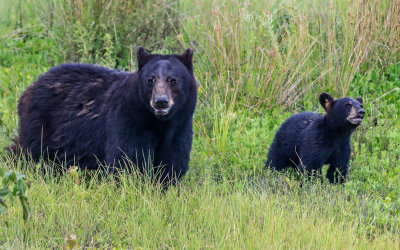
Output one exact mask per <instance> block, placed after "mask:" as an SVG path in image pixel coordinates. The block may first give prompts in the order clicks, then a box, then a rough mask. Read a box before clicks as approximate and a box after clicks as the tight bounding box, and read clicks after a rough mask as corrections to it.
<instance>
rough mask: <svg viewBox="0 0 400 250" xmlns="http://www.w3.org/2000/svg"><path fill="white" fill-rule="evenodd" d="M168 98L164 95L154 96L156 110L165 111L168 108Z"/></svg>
mask: <svg viewBox="0 0 400 250" xmlns="http://www.w3.org/2000/svg"><path fill="white" fill-rule="evenodd" d="M168 103H169V100H168V96H166V95H161V96H156V97H155V98H154V106H155V108H156V109H165V108H168Z"/></svg>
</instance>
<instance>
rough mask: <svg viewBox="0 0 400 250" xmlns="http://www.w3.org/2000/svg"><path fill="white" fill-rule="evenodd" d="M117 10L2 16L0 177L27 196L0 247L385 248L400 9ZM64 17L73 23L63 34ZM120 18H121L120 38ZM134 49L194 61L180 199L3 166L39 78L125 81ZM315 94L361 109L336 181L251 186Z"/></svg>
mask: <svg viewBox="0 0 400 250" xmlns="http://www.w3.org/2000/svg"><path fill="white" fill-rule="evenodd" d="M3 2H4V4H3ZM21 3H23V4H21ZM124 4H125V2H124V1H106V0H99V1H87V2H86V1H85V4H83V1H80V0H74V1H38V0H27V1H11V0H3V1H2V3H1V4H0V131H1V135H2V136H1V139H0V147H1V148H2V150H1V152H0V154H1V156H3V157H2V158H3V160H1V161H0V167H4V168H8V169H12V170H16V171H19V172H23V173H24V174H26V181H27V183H29V184H30V186H31V188H30V189H29V190H28V191H27V192H26V195H27V197H28V202H29V204H30V207H31V220H30V221H26V222H25V221H24V220H23V218H22V207H21V206H20V204H19V203H18V201H14V202H12V201H10V200H7V205H8V209H7V211H6V213H4V214H1V216H0V225H1V226H0V246H1V247H4V248H20V249H22V248H60V247H63V246H64V247H66V248H67V247H71V246H72V247H73V246H79V247H100V248H106V247H107V248H112V247H115V248H118V247H120V248H167V247H168V248H208V247H210V248H227V249H230V248H249V249H252V248H258V249H260V248H266V247H270V248H324V249H325V248H329V249H338V248H341V249H343V248H361V249H365V248H379V249H381V248H386V249H393V248H396V247H397V248H398V246H399V243H400V237H399V235H400V212H399V208H400V164H399V160H400V122H399V109H400V104H399V101H398V100H399V99H400V60H399V59H400V54H399V47H400V46H399V43H398V41H399V39H400V32H399V26H398V25H397V24H398V22H399V21H400V17H399V15H398V13H399V10H400V4H399V3H398V2H397V1H389V0H386V1H385V0H384V1H380V2H379V4H373V2H372V1H371V2H369V1H352V2H349V1H344V0H335V1H320V2H317V3H316V2H315V1H300V0H292V1H269V2H268V3H265V1H252V2H250V1H219V0H214V1H186V0H182V1H179V3H176V4H172V2H169V1H156V2H154V3H151V2H147V1H136V4H139V5H138V6H142V7H141V8H137V6H130V5H129V6H128V5H124ZM153 4H154V5H153ZM38 6H40V8H39V7H38ZM104 6H109V7H108V9H106V8H104ZM121 6H122V7H123V10H122V11H123V13H122V14H121ZM74 11H75V12H74ZM71 13H79V15H76V16H75V17H74V18H75V19H74V20H72V19H68V16H71V15H72V14H71ZM123 15H131V17H130V18H131V19H129V20H127V21H126V23H123V22H122V21H121V20H122V17H123ZM55 17H57V18H55ZM93 20H95V22H93ZM113 20H114V21H113ZM116 20H119V21H118V22H116ZM137 20H144V23H143V22H138V21H137ZM113 22H116V23H115V26H114V24H113ZM50 24H51V25H50ZM111 24H112V25H111ZM149 27H150V29H152V31H151V32H150V31H149V32H148V37H144V36H141V35H140V34H143V33H145V32H146V29H149ZM151 27H153V28H151ZM115 30H117V32H115ZM152 32H154V33H152ZM60 34H63V35H60ZM65 34H67V35H65ZM137 45H142V46H144V47H146V48H149V49H152V51H155V52H162V53H170V52H176V53H180V52H182V51H183V49H184V48H186V47H189V46H190V47H193V48H194V49H195V52H196V53H195V58H194V61H195V65H194V66H195V76H196V78H197V80H198V82H199V83H200V86H199V98H198V106H197V110H196V113H195V116H194V133H195V134H194V142H193V150H192V155H191V162H190V166H191V169H190V170H189V172H188V174H187V175H186V176H185V178H184V179H183V182H182V183H181V184H180V186H179V187H173V188H171V189H170V190H168V191H167V192H166V193H165V194H163V193H162V192H161V191H160V189H159V188H158V187H156V186H153V185H151V184H149V183H148V182H147V181H144V182H143V181H140V180H138V179H141V178H140V177H137V176H127V175H124V177H123V178H122V181H121V184H120V185H119V186H118V187H117V186H116V184H115V182H114V181H113V180H112V178H111V179H110V178H96V177H95V178H87V177H86V176H85V175H86V173H82V172H79V178H78V179H77V178H76V177H75V176H74V175H69V174H65V175H63V176H61V177H60V178H59V179H57V178H54V177H52V176H43V174H42V171H41V168H51V166H47V165H44V166H41V165H40V164H39V165H35V164H32V163H24V162H19V163H18V164H16V163H15V162H13V161H10V160H9V159H7V158H6V157H4V156H6V153H5V151H4V150H3V149H4V148H5V147H6V146H7V145H9V144H10V143H11V140H12V138H13V137H14V136H15V135H16V134H17V129H18V117H17V114H16V106H17V101H18V98H19V96H20V95H21V94H22V92H23V91H24V89H25V88H26V87H27V86H28V85H29V84H30V83H32V82H33V81H34V80H35V79H36V78H37V77H38V76H39V75H40V74H41V73H43V72H45V71H46V70H48V69H49V68H50V67H51V66H54V65H56V64H59V63H62V62H65V61H79V62H91V63H97V64H102V65H106V66H109V67H118V68H120V69H125V70H126V69H132V70H134V69H135V63H136V62H135V54H134V48H135V47H136V46H137ZM322 91H327V92H329V93H331V94H332V95H333V96H334V97H341V96H345V95H347V96H351V97H358V96H362V97H363V98H364V102H365V105H364V106H365V108H366V111H367V114H366V115H367V116H366V119H365V122H364V123H363V124H362V126H361V127H360V128H359V129H358V130H357V131H356V132H355V133H354V135H353V139H352V148H353V155H352V158H351V162H350V164H351V169H350V172H349V175H348V179H347V182H346V183H345V184H344V185H343V186H342V185H336V186H332V185H329V184H327V183H326V181H325V182H323V183H320V182H319V181H318V180H315V181H312V182H310V183H308V182H307V183H306V184H304V185H303V186H300V181H299V178H298V176H297V175H296V173H294V172H293V171H287V172H285V173H270V172H268V171H263V169H262V168H263V165H264V161H265V158H266V155H267V152H268V148H269V145H270V143H271V141H272V139H273V136H274V133H275V132H276V131H277V129H278V128H279V125H280V124H281V123H282V122H283V121H284V120H285V119H286V118H287V117H289V116H290V115H291V114H293V113H295V112H301V111H304V110H307V111H314V112H319V113H322V112H323V110H322V108H320V107H318V99H317V97H318V95H319V93H320V92H322ZM92 174H93V173H92ZM0 187H1V186H0ZM75 238H76V242H75V240H74V239H75Z"/></svg>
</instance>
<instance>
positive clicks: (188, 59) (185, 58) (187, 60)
mask: <svg viewBox="0 0 400 250" xmlns="http://www.w3.org/2000/svg"><path fill="white" fill-rule="evenodd" d="M193 53H194V51H193V49H192V48H188V49H187V50H185V52H183V54H181V55H178V58H179V60H181V62H183V64H185V66H186V67H188V69H189V70H190V71H193V63H192V60H193Z"/></svg>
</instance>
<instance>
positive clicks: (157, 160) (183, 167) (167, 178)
mask: <svg viewBox="0 0 400 250" xmlns="http://www.w3.org/2000/svg"><path fill="white" fill-rule="evenodd" d="M192 140H193V129H192V121H191V120H189V121H186V122H185V123H184V124H183V125H182V126H181V127H180V129H177V130H176V131H175V132H174V133H173V136H172V137H171V138H170V139H167V140H165V141H163V143H162V144H161V146H160V147H158V148H157V149H156V151H155V154H154V166H155V167H156V169H157V170H159V171H158V174H159V175H158V176H159V178H160V181H161V182H162V183H164V184H166V185H169V184H173V185H175V184H176V183H177V182H178V181H179V180H180V179H181V178H182V177H183V176H184V175H185V173H186V172H187V170H188V169H189V161H190V151H191V148H192ZM157 166H158V167H159V168H157Z"/></svg>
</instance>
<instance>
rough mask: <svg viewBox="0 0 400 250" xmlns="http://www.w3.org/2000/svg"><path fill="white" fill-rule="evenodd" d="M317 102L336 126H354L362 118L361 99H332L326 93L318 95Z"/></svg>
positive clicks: (359, 122)
mask: <svg viewBox="0 0 400 250" xmlns="http://www.w3.org/2000/svg"><path fill="white" fill-rule="evenodd" d="M319 102H320V103H321V105H322V107H323V108H324V109H325V111H326V113H327V116H328V117H329V119H330V120H331V121H332V122H334V125H335V126H337V127H338V128H339V127H340V128H356V127H358V126H359V125H360V124H361V123H362V121H363V120H364V114H365V110H364V109H363V105H362V104H363V99H362V98H361V97H358V98H357V99H353V98H349V97H344V98H340V99H337V100H334V99H333V98H332V96H330V95H329V94H328V93H322V94H321V95H320V96H319Z"/></svg>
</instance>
